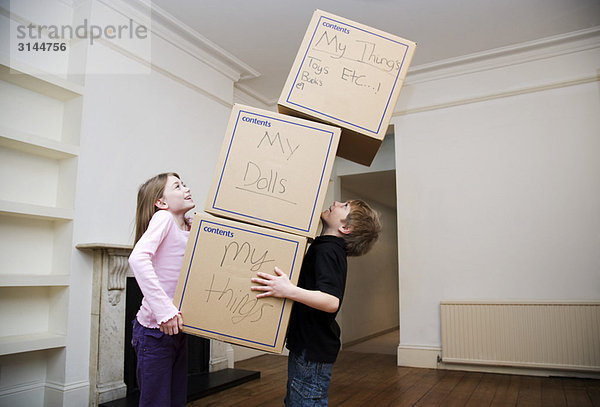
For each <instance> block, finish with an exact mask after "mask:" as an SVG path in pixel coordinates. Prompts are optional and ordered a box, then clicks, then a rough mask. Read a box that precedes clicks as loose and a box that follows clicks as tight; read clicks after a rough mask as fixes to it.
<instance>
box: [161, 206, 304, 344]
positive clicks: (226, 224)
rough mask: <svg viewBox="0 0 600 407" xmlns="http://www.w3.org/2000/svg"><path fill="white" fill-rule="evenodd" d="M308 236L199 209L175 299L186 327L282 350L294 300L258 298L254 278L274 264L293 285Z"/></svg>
mask: <svg viewBox="0 0 600 407" xmlns="http://www.w3.org/2000/svg"><path fill="white" fill-rule="evenodd" d="M306 241H307V239H306V238H305V237H302V236H298V235H292V234H289V233H284V232H280V231H276V230H272V229H266V228H262V227H258V226H254V225H248V224H244V223H240V222H236V221H232V220H228V219H222V218H217V217H214V216H210V215H208V214H196V215H195V216H194V222H193V224H192V229H191V231H190V238H189V240H188V244H187V247H186V252H185V256H184V259H183V265H182V269H181V273H180V275H179V281H178V284H177V289H176V291H175V297H174V299H173V303H174V304H175V306H176V307H177V308H178V309H179V310H180V311H181V313H182V316H183V322H184V328H183V331H184V332H186V333H190V334H193V335H198V336H203V337H206V338H214V339H218V340H222V341H225V342H230V343H235V344H238V345H243V346H247V347H250V348H254V349H260V350H263V351H267V352H274V353H280V352H281V351H282V350H283V345H284V342H285V334H286V330H287V325H288V321H289V314H290V311H291V307H292V304H293V302H292V301H290V300H287V299H279V298H261V299H257V298H256V294H258V292H254V291H251V290H250V287H251V286H252V285H254V283H252V282H251V281H250V279H251V278H252V277H255V276H256V273H257V272H258V271H262V272H265V273H270V274H274V271H273V268H274V267H275V266H277V267H279V268H280V269H282V270H283V271H284V272H285V273H286V274H288V276H289V278H290V280H291V281H292V283H294V285H296V284H297V282H298V274H299V273H300V268H301V266H302V259H303V257H304V253H305V249H306Z"/></svg>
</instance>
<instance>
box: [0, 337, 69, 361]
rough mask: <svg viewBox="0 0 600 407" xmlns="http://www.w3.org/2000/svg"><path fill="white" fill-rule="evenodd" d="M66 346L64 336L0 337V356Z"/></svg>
mask: <svg viewBox="0 0 600 407" xmlns="http://www.w3.org/2000/svg"><path fill="white" fill-rule="evenodd" d="M66 344H67V337H66V336H65V335H58V334H53V333H49V332H44V333H39V334H29V335H14V336H4V337H0V356H3V355H12V354H14V353H22V352H33V351H36V350H45V349H54V348H63V347H65V346H66Z"/></svg>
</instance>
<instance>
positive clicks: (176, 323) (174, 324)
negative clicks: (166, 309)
mask: <svg viewBox="0 0 600 407" xmlns="http://www.w3.org/2000/svg"><path fill="white" fill-rule="evenodd" d="M182 329H183V318H182V317H181V314H177V315H175V316H174V317H173V318H171V319H169V320H168V321H166V322H163V323H162V324H160V331H161V332H162V333H164V334H167V335H177V334H178V333H179V331H181V330H182Z"/></svg>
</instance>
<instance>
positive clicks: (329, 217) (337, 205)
mask: <svg viewBox="0 0 600 407" xmlns="http://www.w3.org/2000/svg"><path fill="white" fill-rule="evenodd" d="M349 213H350V203H349V202H348V201H346V202H337V201H334V202H333V205H331V206H330V207H329V209H327V210H326V211H324V212H322V213H321V220H322V221H323V223H324V224H325V226H327V227H328V228H330V229H339V228H340V227H342V226H345V225H346V217H348V214H349Z"/></svg>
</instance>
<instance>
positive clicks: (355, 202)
mask: <svg viewBox="0 0 600 407" xmlns="http://www.w3.org/2000/svg"><path fill="white" fill-rule="evenodd" d="M349 202H350V212H349V213H348V216H347V217H346V226H349V227H351V228H352V231H351V232H350V233H349V234H347V235H344V240H345V241H346V254H347V255H348V256H362V255H363V254H366V253H367V252H368V251H369V250H371V248H372V247H373V245H374V244H375V242H376V241H377V239H378V238H379V234H380V233H381V222H380V221H379V214H378V213H377V212H376V211H375V210H373V208H371V207H370V206H369V204H367V203H366V202H364V201H362V200H360V199H352V200H350V201H349Z"/></svg>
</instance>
